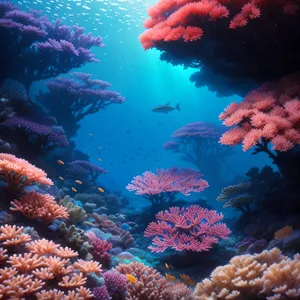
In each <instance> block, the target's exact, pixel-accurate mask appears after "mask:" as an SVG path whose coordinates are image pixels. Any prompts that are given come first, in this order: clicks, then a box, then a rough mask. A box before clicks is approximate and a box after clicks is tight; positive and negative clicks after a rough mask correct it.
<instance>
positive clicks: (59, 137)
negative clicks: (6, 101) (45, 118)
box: [1, 118, 69, 154]
mask: <svg viewBox="0 0 300 300" xmlns="http://www.w3.org/2000/svg"><path fill="white" fill-rule="evenodd" d="M1 126H2V134H3V135H4V136H5V137H6V138H7V139H12V140H13V141H14V142H15V143H16V145H17V147H18V149H19V150H22V149H24V151H28V149H30V152H31V153H32V154H40V153H45V152H47V151H50V150H53V149H54V148H56V147H67V146H68V145H69V143H68V140H67V137H66V136H65V133H64V130H63V128H62V127H60V126H46V125H43V124H39V123H36V122H32V121H29V120H25V119H23V118H11V119H8V120H6V121H4V122H3V123H2V124H1Z"/></svg>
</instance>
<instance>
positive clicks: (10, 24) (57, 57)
mask: <svg viewBox="0 0 300 300" xmlns="http://www.w3.org/2000/svg"><path fill="white" fill-rule="evenodd" d="M0 20H1V23H0V35H1V38H2V42H3V45H6V47H5V49H2V50H3V51H2V55H1V58H0V64H1V66H2V69H1V72H0V82H2V80H3V79H4V78H14V79H16V80H19V81H21V82H23V83H24V84H26V87H27V88H28V87H29V86H30V84H31V83H32V82H33V81H38V80H42V79H47V78H50V77H55V76H57V75H59V74H60V73H67V72H68V71H69V70H71V69H72V68H76V67H80V66H82V65H83V64H85V63H87V62H98V60H96V59H95V58H94V55H93V54H92V53H91V51H90V48H92V47H93V46H96V47H102V46H104V44H102V39H101V37H100V36H99V37H93V36H92V34H90V33H89V34H85V33H84V28H82V27H79V26H76V25H75V26H72V27H70V26H66V25H63V24H62V20H60V19H57V20H56V22H54V23H52V22H49V21H48V19H47V17H46V16H41V12H40V11H36V10H30V11H29V12H25V11H22V10H20V9H19V8H18V7H17V6H15V5H13V4H12V2H10V1H4V2H3V1H1V6H0Z"/></svg>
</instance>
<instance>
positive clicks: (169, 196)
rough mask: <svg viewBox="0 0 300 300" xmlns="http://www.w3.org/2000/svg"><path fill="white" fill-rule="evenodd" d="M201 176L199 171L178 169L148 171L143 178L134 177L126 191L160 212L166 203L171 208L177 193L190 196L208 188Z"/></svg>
mask: <svg viewBox="0 0 300 300" xmlns="http://www.w3.org/2000/svg"><path fill="white" fill-rule="evenodd" d="M201 176H202V174H200V173H199V172H198V171H195V170H192V169H187V168H186V169H179V168H177V167H174V168H170V169H167V170H164V169H160V170H156V174H154V173H152V172H150V171H147V172H145V173H143V175H142V176H136V177H134V178H133V180H132V181H131V183H130V184H128V185H127V186H126V189H127V190H129V191H134V192H135V193H136V194H137V195H142V196H143V197H144V198H146V199H147V200H149V201H150V202H151V205H152V207H155V208H156V209H158V210H159V209H161V208H164V207H163V205H165V204H166V203H167V204H168V206H171V205H172V204H173V202H174V200H175V197H176V194H177V193H181V194H183V195H188V194H190V193H192V192H194V193H199V192H201V191H203V190H204V189H205V188H207V187H208V183H207V181H205V180H203V179H201Z"/></svg>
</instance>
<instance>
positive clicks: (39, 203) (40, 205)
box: [11, 191, 69, 224]
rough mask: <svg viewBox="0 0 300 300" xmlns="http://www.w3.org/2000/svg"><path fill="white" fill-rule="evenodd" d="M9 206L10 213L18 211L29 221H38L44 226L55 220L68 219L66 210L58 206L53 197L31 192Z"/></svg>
mask: <svg viewBox="0 0 300 300" xmlns="http://www.w3.org/2000/svg"><path fill="white" fill-rule="evenodd" d="M11 204H12V206H13V207H12V208H11V210H12V211H19V212H21V213H22V214H23V215H24V216H26V217H27V218H29V219H40V220H42V221H43V222H45V223H46V224H50V223H51V222H52V221H53V220H55V219H66V218H68V217H69V214H68V211H67V209H66V208H65V207H63V206H61V205H58V204H57V203H56V202H55V200H54V197H52V196H51V195H49V194H46V195H43V194H39V193H37V192H35V191H32V192H29V193H25V194H24V195H23V196H21V197H20V199H19V200H14V201H13V202H12V203H11Z"/></svg>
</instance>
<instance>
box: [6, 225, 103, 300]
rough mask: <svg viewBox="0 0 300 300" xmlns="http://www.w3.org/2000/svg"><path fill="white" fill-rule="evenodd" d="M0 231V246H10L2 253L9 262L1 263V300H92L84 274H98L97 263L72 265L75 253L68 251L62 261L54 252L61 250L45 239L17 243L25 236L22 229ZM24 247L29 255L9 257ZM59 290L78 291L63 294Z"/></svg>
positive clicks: (87, 262)
mask: <svg viewBox="0 0 300 300" xmlns="http://www.w3.org/2000/svg"><path fill="white" fill-rule="evenodd" d="M0 232H1V235H0V244H1V246H2V247H7V246H9V253H10V254H9V255H6V252H4V251H5V250H2V254H3V255H2V256H3V257H7V258H8V259H7V260H5V261H4V260H2V261H1V262H0V264H1V266H0V291H1V296H2V297H4V299H21V298H28V299H43V300H45V299H61V300H71V299H78V300H87V299H92V293H91V291H90V290H89V289H87V288H85V287H84V285H85V284H86V283H87V277H85V275H84V274H86V273H93V272H99V271H100V270H101V269H100V267H101V266H100V265H99V263H97V262H94V261H84V262H83V261H81V260H79V261H77V262H74V264H73V265H72V262H71V261H70V258H72V257H74V252H70V256H69V258H61V257H59V255H60V253H59V252H58V251H57V250H58V249H63V248H62V247H61V246H60V245H58V244H54V243H53V242H51V241H48V240H46V239H41V240H36V241H32V242H28V241H29V240H30V236H28V237H27V239H26V240H23V242H22V243H20V242H19V241H20V239H21V237H22V236H24V235H25V234H24V233H23V228H22V227H16V226H9V225H6V226H1V227H0ZM13 241H15V243H13ZM22 244H23V245H22ZM10 245H14V246H15V247H14V248H12V247H10ZM24 248H25V249H27V250H29V251H30V252H25V253H23V254H11V253H13V252H14V251H16V252H20V251H22V252H23V251H24ZM31 251H32V252H31ZM64 257H66V253H64ZM76 269H77V270H79V271H82V270H83V271H84V274H83V273H79V274H78V273H76V271H75V270H76ZM66 274H68V275H66ZM62 276H64V277H62ZM50 283H51V284H50ZM43 287H44V288H45V289H44V290H42V288H43ZM55 287H56V289H55ZM59 287H63V288H64V289H65V288H72V289H73V288H74V287H77V289H76V290H70V291H68V292H67V293H65V292H64V290H60V289H59Z"/></svg>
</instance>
